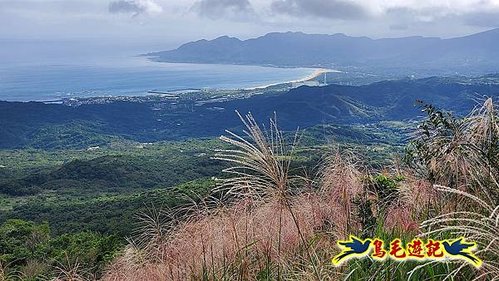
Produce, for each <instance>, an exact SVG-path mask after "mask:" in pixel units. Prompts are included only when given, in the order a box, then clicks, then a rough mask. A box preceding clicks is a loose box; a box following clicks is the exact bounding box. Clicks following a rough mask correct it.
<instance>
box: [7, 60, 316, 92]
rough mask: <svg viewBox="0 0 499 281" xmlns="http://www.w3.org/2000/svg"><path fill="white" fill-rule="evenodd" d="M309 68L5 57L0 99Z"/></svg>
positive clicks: (217, 81)
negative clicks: (24, 59)
mask: <svg viewBox="0 0 499 281" xmlns="http://www.w3.org/2000/svg"><path fill="white" fill-rule="evenodd" d="M313 72H314V69H310V68H272V67H259V66H237V65H202V64H171V63H158V62H151V61H149V60H148V59H147V58H145V57H133V56H131V57H120V58H119V59H113V58H109V59H105V58H101V59H99V60H88V61H86V60H79V61H74V60H63V61H57V60H55V61H40V62H26V61H24V62H17V61H14V62H6V63H2V64H0V100H6V101H53V100H59V99H61V98H71V97H95V96H122V95H127V96H140V95H147V94H148V91H174V90H185V89H240V88H249V87H256V86H262V85H268V84H275V83H282V82H286V81H292V80H297V79H300V78H303V77H306V76H309V75H310V74H312V73H313Z"/></svg>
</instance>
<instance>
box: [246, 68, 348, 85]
mask: <svg viewBox="0 0 499 281" xmlns="http://www.w3.org/2000/svg"><path fill="white" fill-rule="evenodd" d="M339 72H341V71H339V70H335V69H328V68H317V69H315V70H314V72H313V73H312V74H310V75H307V76H305V77H303V78H299V79H296V80H291V81H285V82H278V83H272V84H266V85H261V86H256V87H249V88H244V89H243V90H247V91H252V90H264V89H266V88H269V87H274V86H279V85H284V84H293V83H305V82H307V81H310V80H314V79H317V78H318V77H319V76H321V75H323V74H324V73H339Z"/></svg>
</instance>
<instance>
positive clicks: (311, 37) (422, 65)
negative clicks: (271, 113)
mask: <svg viewBox="0 0 499 281" xmlns="http://www.w3.org/2000/svg"><path fill="white" fill-rule="evenodd" d="M497 45H499V28H497V29H492V30H488V31H484V32H480V33H475V34H471V35H466V36H463V37H455V38H449V39H442V38H438V37H423V36H409V37H400V38H379V39H372V38H369V37H365V36H362V37H353V36H348V35H345V34H343V33H336V34H331V35H329V34H306V33H303V32H272V33H267V34H265V35H263V36H260V37H257V38H250V39H246V40H240V39H238V38H235V37H229V36H220V37H217V38H215V39H213V40H206V39H203V40H198V41H194V42H188V43H186V44H183V45H181V46H180V47H178V48H177V49H173V50H169V51H160V52H153V53H148V54H146V56H148V57H149V58H150V59H152V60H154V61H159V62H172V63H174V62H182V63H218V64H220V63H222V64H246V65H272V66H278V67H304V66H305V67H331V68H340V69H341V68H349V67H356V68H361V69H378V70H387V69H403V70H404V69H405V70H406V71H407V72H411V71H418V70H419V71H424V70H427V71H428V72H430V73H431V71H433V72H434V73H435V74H440V73H441V72H447V73H453V72H458V73H465V74H470V73H473V72H474V73H481V74H485V73H488V72H496V71H499V50H498V48H496V47H495V46H497Z"/></svg>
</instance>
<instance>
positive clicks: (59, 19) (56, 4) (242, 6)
mask: <svg viewBox="0 0 499 281" xmlns="http://www.w3.org/2000/svg"><path fill="white" fill-rule="evenodd" d="M495 27H499V0H0V40H3V41H6V40H14V41H15V40H18V41H23V40H25V41H29V40H54V41H57V40H75V41H93V42H101V43H102V44H104V45H105V44H107V43H110V44H112V43H114V44H118V43H120V44H125V43H126V44H130V45H133V44H136V45H141V46H151V47H150V48H152V49H162V48H169V47H175V46H176V45H178V44H180V43H182V42H185V41H190V40H195V39H201V38H206V39H211V38H215V37H217V36H220V35H230V36H236V37H239V38H243V39H244V38H249V37H254V36H259V35H263V34H265V33H267V32H271V31H303V32H307V33H328V34H334V33H339V32H341V33H346V34H348V35H354V36H369V37H374V38H380V37H399V36H410V35H424V36H440V37H454V36H460V35H466V34H470V33H474V32H478V31H483V30H487V29H491V28H495Z"/></svg>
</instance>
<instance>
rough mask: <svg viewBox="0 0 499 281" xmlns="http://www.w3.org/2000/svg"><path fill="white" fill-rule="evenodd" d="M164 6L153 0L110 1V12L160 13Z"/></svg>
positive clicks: (136, 14) (134, 14)
mask: <svg viewBox="0 0 499 281" xmlns="http://www.w3.org/2000/svg"><path fill="white" fill-rule="evenodd" d="M162 11H163V8H162V7H161V6H160V5H159V4H157V3H156V2H154V1H153V0H118V1H113V2H111V3H109V12H110V13H113V14H120V13H121V14H131V15H132V16H138V15H141V14H159V13H161V12H162Z"/></svg>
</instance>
